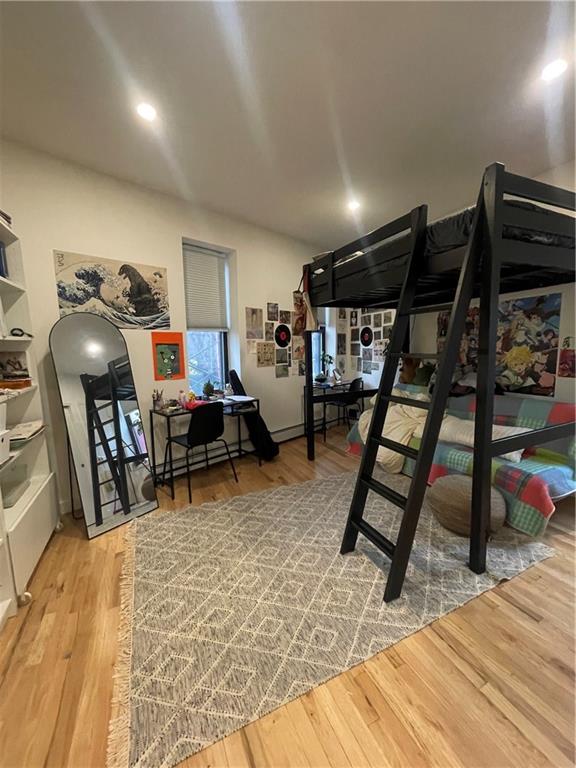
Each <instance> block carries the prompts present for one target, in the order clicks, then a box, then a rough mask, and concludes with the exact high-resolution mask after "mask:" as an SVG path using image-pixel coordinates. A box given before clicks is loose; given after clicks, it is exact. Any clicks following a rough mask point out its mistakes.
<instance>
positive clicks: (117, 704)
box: [106, 522, 136, 768]
mask: <svg viewBox="0 0 576 768" xmlns="http://www.w3.org/2000/svg"><path fill="white" fill-rule="evenodd" d="M135 544H136V526H135V524H134V522H131V523H129V524H128V525H126V526H125V534H124V562H123V564H122V574H121V576H120V618H119V622H118V649H117V652H116V662H115V664H114V672H113V688H112V702H111V713H110V722H109V725H108V747H107V750H106V766H107V768H127V767H128V763H129V760H130V668H131V663H132V613H133V610H134V551H135Z"/></svg>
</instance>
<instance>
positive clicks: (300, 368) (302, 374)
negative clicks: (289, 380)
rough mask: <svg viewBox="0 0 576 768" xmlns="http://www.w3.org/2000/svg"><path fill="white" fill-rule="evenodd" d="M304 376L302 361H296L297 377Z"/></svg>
mask: <svg viewBox="0 0 576 768" xmlns="http://www.w3.org/2000/svg"><path fill="white" fill-rule="evenodd" d="M305 375H306V363H305V362H304V360H298V376H305Z"/></svg>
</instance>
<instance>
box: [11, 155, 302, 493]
mask: <svg viewBox="0 0 576 768" xmlns="http://www.w3.org/2000/svg"><path fill="white" fill-rule="evenodd" d="M0 163H1V165H0V168H1V173H0V180H1V187H0V207H1V208H2V209H3V210H6V211H8V212H9V213H10V214H11V215H12V217H13V222H14V229H15V231H16V232H17V233H18V235H19V236H20V239H21V244H22V253H23V260H24V270H25V280H26V284H27V286H28V290H29V295H30V305H31V312H32V323H33V328H32V332H33V333H34V334H35V336H36V342H35V354H36V357H37V359H38V361H39V367H40V370H41V377H42V381H41V384H42V386H43V387H44V388H45V391H46V393H47V403H48V411H49V413H48V414H47V417H48V418H49V420H50V422H51V424H52V427H53V434H54V438H55V444H56V453H57V468H58V473H59V477H60V494H61V495H65V494H66V493H67V481H66V475H65V473H66V471H67V470H66V459H65V433H64V428H63V423H62V412H61V409H60V405H59V401H58V396H57V389H56V385H55V380H54V375H53V372H52V367H51V362H50V359H49V349H48V335H49V332H50V329H51V327H52V325H53V324H54V323H55V322H56V321H57V320H58V316H59V315H58V302H57V297H56V285H55V280H54V266H53V255H52V251H53V250H55V249H57V250H62V251H72V252H76V253H82V254H88V255H93V256H101V257H105V258H110V259H118V260H122V261H134V262H139V263H143V264H151V265H159V266H165V267H167V269H168V288H169V297H170V314H171V329H172V330H176V331H184V330H185V310H184V293H183V289H182V285H183V272H182V238H189V239H192V240H200V241H203V242H206V243H210V244H213V245H217V246H223V247H225V248H229V249H232V250H233V251H234V254H233V256H232V272H233V282H232V330H231V344H232V347H233V350H232V351H233V354H232V362H233V364H234V366H236V367H239V368H240V371H239V373H240V376H241V378H242V380H243V382H244V385H245V387H246V389H247V391H248V392H249V393H250V394H253V395H256V396H258V397H260V398H261V408H262V414H263V416H264V418H265V419H266V421H267V423H268V426H269V428H270V430H271V431H273V432H276V433H278V437H283V436H289V435H290V434H292V433H294V430H293V428H294V427H296V432H297V433H301V432H302V428H301V425H302V422H303V409H302V386H303V377H298V376H294V377H292V376H291V377H289V378H286V379H276V378H275V371H274V369H273V368H260V369H259V368H256V358H255V356H253V355H250V356H248V355H247V354H246V346H245V343H244V329H245V326H244V307H245V306H254V307H263V308H264V309H265V307H266V302H267V301H277V302H279V304H280V306H281V307H282V308H283V309H284V308H286V309H291V308H292V291H293V290H295V289H296V288H297V287H298V284H299V282H300V277H301V274H302V265H303V264H304V263H305V262H307V261H310V259H311V257H312V256H313V255H314V252H315V249H314V247H313V246H311V245H308V244H305V243H302V242H299V241H296V240H294V239H291V238H288V237H285V236H282V235H278V234H276V233H273V232H271V231H267V230H264V229H262V228H258V227H255V226H252V225H250V224H246V223H243V222H240V221H236V220H234V219H231V218H228V217H225V216H221V215H218V214H216V213H213V212H210V211H206V210H202V209H200V208H198V207H195V206H193V205H191V204H189V203H186V202H185V201H182V200H179V199H177V198H173V197H170V196H167V195H163V194H160V193H157V192H154V191H151V190H148V189H145V188H143V187H139V186H136V185H134V184H129V183H126V182H122V181H118V180H116V179H114V178H112V177H110V176H105V175H102V174H99V173H94V172H92V171H90V170H87V169H85V168H82V167H79V166H75V165H72V164H70V163H67V162H63V161H60V160H57V159H55V158H52V157H50V156H48V155H46V154H43V153H39V152H36V151H33V150H30V149H27V148H24V147H22V146H21V145H18V144H14V143H11V142H4V143H3V144H2V147H1V155H0ZM231 183H233V180H231ZM238 194H242V190H240V189H239V190H238ZM234 284H235V286H236V290H234ZM124 335H125V338H126V341H127V344H128V349H129V352H130V358H131V361H132V367H133V371H134V378H135V382H136V387H137V390H138V395H139V399H140V406H141V409H142V411H143V414H144V416H145V418H144V423H145V424H146V426H147V424H148V418H147V412H148V408H149V406H150V398H151V393H152V389H153V388H154V387H155V386H157V385H158V383H157V382H154V378H153V371H152V349H151V341H150V332H149V331H139V330H138V331H126V332H125V333H124ZM239 340H241V342H242V343H240V344H239ZM183 384H184V382H183V381H174V382H163V385H164V390H165V395H167V396H169V397H170V396H176V395H177V393H178V390H179V389H181V388H182V387H183ZM283 431H284V432H283Z"/></svg>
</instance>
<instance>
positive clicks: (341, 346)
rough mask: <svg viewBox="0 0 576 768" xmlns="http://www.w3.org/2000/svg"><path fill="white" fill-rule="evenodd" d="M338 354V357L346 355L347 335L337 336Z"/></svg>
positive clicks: (340, 334)
mask: <svg viewBox="0 0 576 768" xmlns="http://www.w3.org/2000/svg"><path fill="white" fill-rule="evenodd" d="M336 354H337V355H345V354H346V334H345V333H337V334H336Z"/></svg>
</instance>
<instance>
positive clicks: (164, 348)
mask: <svg viewBox="0 0 576 768" xmlns="http://www.w3.org/2000/svg"><path fill="white" fill-rule="evenodd" d="M152 358H153V363H154V381H165V380H167V379H185V378H186V367H185V364H184V335H183V334H182V333H170V332H165V331H154V332H153V333H152Z"/></svg>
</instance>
